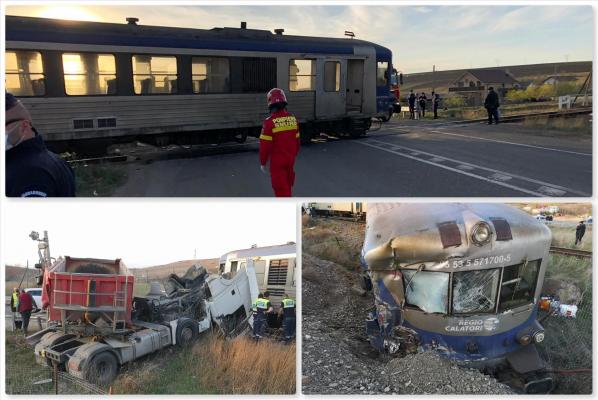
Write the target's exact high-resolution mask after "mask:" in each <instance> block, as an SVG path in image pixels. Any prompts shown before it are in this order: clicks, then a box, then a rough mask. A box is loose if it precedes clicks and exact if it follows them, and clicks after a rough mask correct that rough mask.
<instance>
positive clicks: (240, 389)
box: [6, 331, 296, 394]
mask: <svg viewBox="0 0 598 400" xmlns="http://www.w3.org/2000/svg"><path fill="white" fill-rule="evenodd" d="M295 352H296V347H295V345H294V344H292V345H283V344H279V343H276V342H270V341H263V342H260V343H255V342H254V341H252V340H251V339H249V338H246V337H240V338H237V339H235V340H230V341H225V340H224V339H222V338H220V337H217V336H216V335H211V334H208V335H205V337H204V338H202V339H201V340H200V341H199V342H197V343H196V344H195V345H194V346H193V347H192V348H191V349H189V350H183V349H180V348H178V347H170V348H166V349H164V350H161V351H159V352H157V353H154V354H152V355H149V356H146V357H143V358H142V359H140V360H137V361H135V362H133V363H131V364H129V365H126V366H124V367H123V368H122V369H121V372H120V374H119V376H118V377H117V379H116V380H115V381H114V382H113V384H112V393H113V394H293V393H295ZM6 360H7V364H6V365H7V368H6V392H7V393H8V394H51V393H53V390H54V389H53V385H52V383H50V382H46V383H41V384H39V383H38V384H36V382H39V381H43V380H47V379H49V378H51V370H50V368H47V367H43V366H40V365H37V364H36V363H35V356H34V354H33V349H32V348H31V347H29V346H28V345H27V343H26V342H25V340H24V338H23V336H22V335H21V334H19V333H13V332H8V331H6ZM59 390H60V393H63V394H76V393H79V394H86V392H85V388H84V387H81V386H79V385H77V384H73V383H70V384H68V382H63V383H62V384H61V385H60V388H59Z"/></svg>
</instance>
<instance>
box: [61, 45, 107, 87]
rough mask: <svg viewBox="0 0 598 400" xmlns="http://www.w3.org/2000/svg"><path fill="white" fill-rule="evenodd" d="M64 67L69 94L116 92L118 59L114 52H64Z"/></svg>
mask: <svg viewBox="0 0 598 400" xmlns="http://www.w3.org/2000/svg"><path fill="white" fill-rule="evenodd" d="M62 69H63V71H64V89H65V92H66V94H67V95H69V96H82V95H83V96H85V95H98V94H116V61H115V59H114V56H113V55H112V54H93V53H64V54H63V55H62Z"/></svg>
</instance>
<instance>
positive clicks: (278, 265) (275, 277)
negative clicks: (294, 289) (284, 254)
mask: <svg viewBox="0 0 598 400" xmlns="http://www.w3.org/2000/svg"><path fill="white" fill-rule="evenodd" d="M288 269H289V261H288V260H272V261H270V268H269V269H268V285H283V286H284V285H285V284H286V283H287V271H288Z"/></svg>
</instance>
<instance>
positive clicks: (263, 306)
mask: <svg viewBox="0 0 598 400" xmlns="http://www.w3.org/2000/svg"><path fill="white" fill-rule="evenodd" d="M269 297H270V293H269V292H264V294H263V295H262V294H261V293H260V295H259V296H258V298H257V301H256V302H255V307H256V314H255V318H254V320H253V332H254V336H255V337H256V338H262V337H264V334H265V333H266V325H267V323H268V316H267V315H266V314H269V313H271V312H272V311H273V308H272V306H271V305H270V300H269V299H268V298H269Z"/></svg>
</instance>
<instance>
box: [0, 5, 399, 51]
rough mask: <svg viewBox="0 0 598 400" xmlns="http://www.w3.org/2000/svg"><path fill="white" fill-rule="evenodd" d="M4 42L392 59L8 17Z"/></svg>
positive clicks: (203, 32) (232, 33) (199, 32)
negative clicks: (323, 54)
mask: <svg viewBox="0 0 598 400" xmlns="http://www.w3.org/2000/svg"><path fill="white" fill-rule="evenodd" d="M6 40H7V41H30V42H53V43H75V44H95V45H113V46H143V47H172V48H189V49H194V48H201V49H213V50H240V51H265V52H268V51H271V52H292V53H327V54H353V48H354V46H355V45H362V46H373V47H374V48H375V49H376V54H377V55H378V56H379V57H380V56H381V57H387V58H388V59H390V57H391V54H392V53H391V51H390V50H389V49H387V48H386V47H383V46H380V45H378V44H375V43H371V42H367V41H364V40H358V39H341V38H325V37H310V36H294V35H284V34H281V35H279V34H274V33H272V32H270V31H267V30H259V29H244V28H212V29H191V28H172V27H163V26H151V25H132V24H126V23H123V24H117V23H105V22H88V21H69V20H60V19H49V18H35V17H20V16H11V15H7V16H6Z"/></svg>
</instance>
